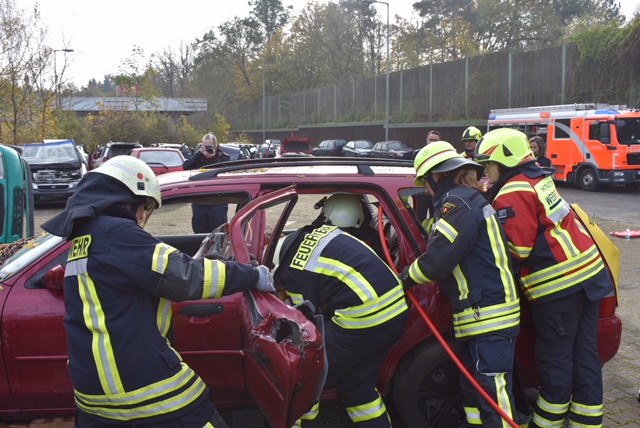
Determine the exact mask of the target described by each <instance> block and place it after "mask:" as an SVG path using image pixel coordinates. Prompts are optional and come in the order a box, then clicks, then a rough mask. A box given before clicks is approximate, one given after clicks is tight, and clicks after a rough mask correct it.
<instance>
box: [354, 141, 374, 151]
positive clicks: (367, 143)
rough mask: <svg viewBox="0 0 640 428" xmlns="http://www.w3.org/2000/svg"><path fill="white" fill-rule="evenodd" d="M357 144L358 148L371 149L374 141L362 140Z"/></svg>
mask: <svg viewBox="0 0 640 428" xmlns="http://www.w3.org/2000/svg"><path fill="white" fill-rule="evenodd" d="M355 146H356V149H370V148H371V147H373V143H372V142H371V141H364V140H360V141H356V142H355Z"/></svg>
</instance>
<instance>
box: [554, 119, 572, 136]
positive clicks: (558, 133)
mask: <svg viewBox="0 0 640 428" xmlns="http://www.w3.org/2000/svg"><path fill="white" fill-rule="evenodd" d="M558 125H564V126H566V127H567V129H571V119H558V120H556V126H555V128H556V135H555V138H556V139H558V140H560V139H567V140H568V139H569V133H568V132H567V131H564V130H562V129H560V126H558ZM563 128H564V127H563Z"/></svg>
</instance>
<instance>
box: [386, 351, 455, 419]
mask: <svg viewBox="0 0 640 428" xmlns="http://www.w3.org/2000/svg"><path fill="white" fill-rule="evenodd" d="M450 345H451V347H452V349H453V351H454V352H456V353H457V352H458V350H459V348H460V344H459V343H456V342H453V343H450ZM459 375H460V371H459V370H458V368H457V367H456V365H455V364H454V363H453V361H451V359H450V358H449V355H448V354H447V352H446V351H445V350H444V349H443V348H442V346H441V345H440V344H439V343H438V342H436V341H431V342H426V343H423V344H421V345H419V346H418V347H417V348H416V349H414V350H413V351H412V352H411V353H410V354H409V355H407V356H406V357H405V358H404V359H403V360H402V361H401V363H400V364H399V366H398V368H397V370H396V373H395V376H394V378H393V384H392V396H393V402H394V405H395V409H396V410H397V412H398V414H399V416H400V417H401V418H402V420H403V421H404V423H405V425H406V426H407V428H446V427H458V426H460V425H461V424H462V423H463V422H464V421H465V415H464V408H463V406H462V391H461V390H460V382H459Z"/></svg>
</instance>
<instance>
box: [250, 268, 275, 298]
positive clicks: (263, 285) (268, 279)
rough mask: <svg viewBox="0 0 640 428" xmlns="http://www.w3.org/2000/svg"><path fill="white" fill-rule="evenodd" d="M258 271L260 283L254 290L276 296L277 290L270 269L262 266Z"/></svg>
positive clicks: (257, 283) (257, 282)
mask: <svg viewBox="0 0 640 428" xmlns="http://www.w3.org/2000/svg"><path fill="white" fill-rule="evenodd" d="M256 269H257V270H258V281H256V285H255V286H254V288H255V289H256V290H258V291H265V292H267V293H271V294H276V288H275V287H274V284H273V275H271V272H269V268H268V267H266V266H262V265H260V266H258V267H257V268H256Z"/></svg>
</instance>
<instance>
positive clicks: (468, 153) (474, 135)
mask: <svg viewBox="0 0 640 428" xmlns="http://www.w3.org/2000/svg"><path fill="white" fill-rule="evenodd" d="M480 138H482V132H480V130H479V129H478V128H476V127H475V126H470V127H468V128H467V129H465V130H464V132H463V133H462V138H461V140H462V143H463V144H464V151H463V152H462V153H460V154H461V155H462V156H463V157H464V158H467V159H473V156H474V152H475V150H476V144H478V141H479V140H480Z"/></svg>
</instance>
